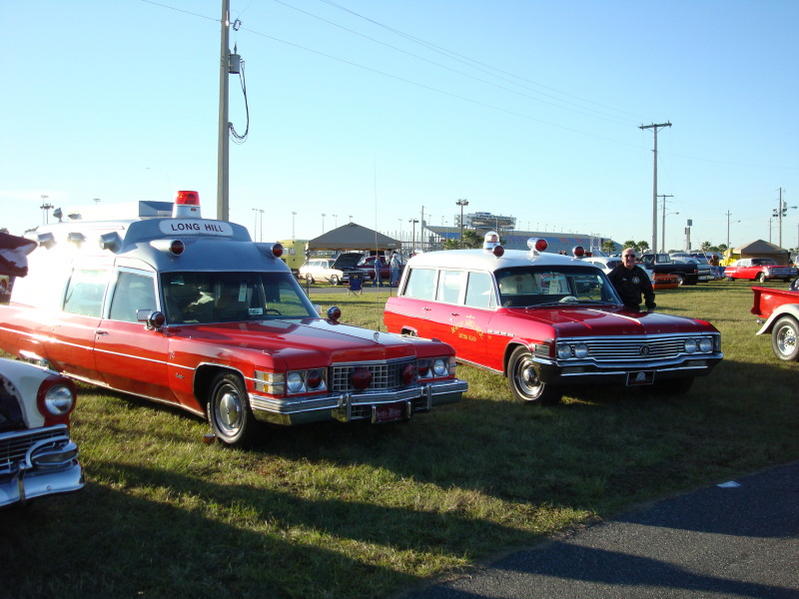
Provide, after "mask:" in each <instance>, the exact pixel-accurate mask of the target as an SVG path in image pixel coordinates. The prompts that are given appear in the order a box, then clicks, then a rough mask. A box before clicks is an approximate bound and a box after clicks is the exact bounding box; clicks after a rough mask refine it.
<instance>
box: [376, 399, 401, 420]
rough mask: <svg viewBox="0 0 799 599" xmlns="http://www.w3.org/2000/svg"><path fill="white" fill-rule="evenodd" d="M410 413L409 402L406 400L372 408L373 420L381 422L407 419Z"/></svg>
mask: <svg viewBox="0 0 799 599" xmlns="http://www.w3.org/2000/svg"><path fill="white" fill-rule="evenodd" d="M407 415H408V404H407V402H404V401H399V402H397V403H387V404H380V405H379V406H374V407H373V408H372V422H373V423H374V424H380V423H382V422H395V421H397V420H405V418H407Z"/></svg>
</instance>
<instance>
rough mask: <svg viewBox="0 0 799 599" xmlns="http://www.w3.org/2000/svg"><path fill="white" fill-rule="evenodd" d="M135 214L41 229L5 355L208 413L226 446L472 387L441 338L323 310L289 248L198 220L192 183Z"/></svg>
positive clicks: (421, 407)
mask: <svg viewBox="0 0 799 599" xmlns="http://www.w3.org/2000/svg"><path fill="white" fill-rule="evenodd" d="M141 208H142V211H141V212H140V214H147V216H138V217H136V218H133V219H129V220H110V221H84V220H73V221H70V222H63V223H59V224H54V225H50V226H46V227H41V228H40V229H39V230H38V231H37V232H36V235H35V238H36V240H37V241H38V243H39V247H38V248H37V249H36V250H35V251H34V252H33V253H32V254H31V255H30V256H29V264H30V275H29V276H28V277H27V278H26V279H20V280H19V281H18V282H17V284H16V285H15V287H14V289H13V293H12V296H11V301H10V303H9V304H8V305H4V306H0V348H2V349H4V350H6V351H8V352H10V353H13V354H16V355H18V356H20V357H22V358H27V359H31V360H35V361H36V362H38V363H40V364H47V365H49V366H50V367H52V368H54V369H55V370H57V371H60V372H62V373H65V374H67V375H69V376H70V377H73V378H76V379H79V380H82V381H86V382H89V383H92V384H95V385H100V386H103V387H108V388H110V389H114V390H117V391H122V392H125V393H131V394H134V395H138V396H142V397H146V398H149V399H152V400H154V401H158V402H166V403H169V404H174V405H177V406H180V407H182V408H184V409H186V410H188V411H189V412H193V413H195V414H198V415H205V416H206V417H207V418H208V420H209V421H210V423H211V425H212V428H213V431H214V433H215V434H216V436H217V437H218V438H219V439H221V440H222V441H224V442H225V443H228V444H239V443H244V442H246V441H248V440H249V439H251V438H252V437H253V435H254V434H255V432H256V431H255V429H256V424H257V423H258V421H262V422H271V423H277V424H284V425H290V424H299V423H305V422H313V421H323V420H340V421H344V422H349V421H352V420H368V421H371V422H375V423H377V422H386V421H393V420H403V419H409V418H411V416H412V415H413V414H415V413H417V412H426V411H429V410H430V409H431V408H432V407H434V406H437V405H441V404H445V403H449V402H455V401H458V400H459V399H460V398H461V395H462V394H463V392H464V391H465V390H466V389H467V384H466V383H465V382H464V381H461V380H459V379H457V378H456V377H455V359H454V351H453V349H452V348H451V347H450V346H448V345H446V344H445V343H441V342H433V341H424V340H421V339H408V338H407V337H402V336H399V335H393V334H390V333H381V332H377V331H371V330H366V329H363V328H359V327H354V326H347V325H344V324H341V323H340V322H339V317H340V311H339V310H338V309H337V308H331V309H330V310H329V311H328V314H327V318H320V317H319V315H318V314H317V313H316V311H315V309H314V306H313V305H312V304H311V302H310V301H309V299H308V297H307V296H306V295H305V293H304V292H303V290H302V288H301V287H300V286H299V284H298V283H297V281H296V280H295V279H294V277H293V276H292V274H291V271H290V269H289V268H288V266H286V264H285V263H284V262H283V261H282V260H280V259H279V256H280V255H281V251H282V248H281V246H280V245H279V244H267V243H254V242H253V241H252V240H251V239H250V236H249V234H248V232H247V230H246V229H245V228H244V227H242V226H241V225H237V224H234V223H230V222H224V221H219V220H211V219H204V218H202V217H201V216H200V206H199V198H198V196H197V194H196V193H195V192H180V193H179V194H178V198H177V201H176V203H175V205H174V211H173V206H172V204H171V203H168V202H148V203H143V204H142V206H141Z"/></svg>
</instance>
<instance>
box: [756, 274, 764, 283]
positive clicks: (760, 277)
mask: <svg viewBox="0 0 799 599" xmlns="http://www.w3.org/2000/svg"><path fill="white" fill-rule="evenodd" d="M756 279H757V282H758V283H765V282H766V274H765V273H762V272H759V273H757V277H756Z"/></svg>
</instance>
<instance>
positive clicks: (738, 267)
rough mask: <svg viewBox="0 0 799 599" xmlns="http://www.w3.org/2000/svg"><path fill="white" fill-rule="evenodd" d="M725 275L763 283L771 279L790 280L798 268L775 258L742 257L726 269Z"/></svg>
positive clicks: (729, 277)
mask: <svg viewBox="0 0 799 599" xmlns="http://www.w3.org/2000/svg"><path fill="white" fill-rule="evenodd" d="M724 276H725V277H726V278H728V279H730V280H731V281H734V280H735V279H746V280H749V281H757V282H758V283H763V282H765V281H768V280H771V279H782V280H784V281H790V280H791V279H792V278H793V277H795V276H796V269H795V268H794V267H793V266H791V265H790V264H777V262H776V261H775V260H774V259H773V258H740V259H739V260H736V261H735V262H733V263H732V264H731V265H730V266H728V267H727V268H725V269H724Z"/></svg>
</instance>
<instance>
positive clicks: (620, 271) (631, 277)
mask: <svg viewBox="0 0 799 599" xmlns="http://www.w3.org/2000/svg"><path fill="white" fill-rule="evenodd" d="M608 278H609V279H610V282H611V283H613V286H614V287H615V288H616V292H617V293H618V294H619V297H621V301H623V302H624V306H625V307H626V308H629V309H631V310H638V309H639V307H640V305H641V295H642V294H643V296H644V301H645V302H646V309H647V310H654V308H655V292H654V291H653V290H652V283H651V282H650V281H649V276H648V275H647V274H646V271H645V270H644V269H643V268H641V267H640V266H633V267H632V268H627V267H626V266H624V265H623V264H619V265H618V266H617V267H616V268H614V269H613V270H612V271H610V274H609V275H608Z"/></svg>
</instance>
